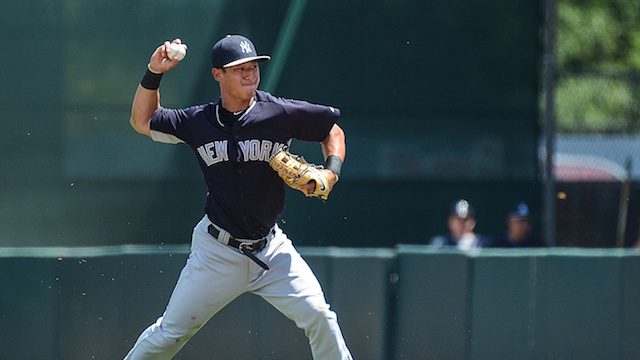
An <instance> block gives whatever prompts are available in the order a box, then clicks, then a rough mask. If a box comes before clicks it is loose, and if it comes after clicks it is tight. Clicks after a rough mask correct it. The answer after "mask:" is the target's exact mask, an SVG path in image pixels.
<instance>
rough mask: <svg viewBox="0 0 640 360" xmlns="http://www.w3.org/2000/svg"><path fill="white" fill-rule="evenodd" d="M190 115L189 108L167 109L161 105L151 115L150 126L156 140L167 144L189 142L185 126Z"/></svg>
mask: <svg viewBox="0 0 640 360" xmlns="http://www.w3.org/2000/svg"><path fill="white" fill-rule="evenodd" d="M188 117H189V111H188V109H185V110H183V109H167V108H163V107H161V108H160V109H158V110H157V111H156V112H155V113H154V114H153V116H152V117H151V122H150V124H149V128H150V130H151V138H152V139H153V140H154V141H157V142H161V143H166V144H179V143H184V142H188V132H187V129H186V126H185V123H186V120H187V118H188Z"/></svg>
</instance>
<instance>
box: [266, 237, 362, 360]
mask: <svg viewBox="0 0 640 360" xmlns="http://www.w3.org/2000/svg"><path fill="white" fill-rule="evenodd" d="M270 249H275V250H273V251H272V252H271V253H267V254H265V255H264V256H265V258H266V259H267V260H268V264H269V267H270V270H269V271H267V272H266V273H264V274H263V275H262V276H261V277H259V278H258V279H257V280H256V281H255V283H254V286H255V288H254V290H253V292H254V293H255V294H257V295H260V296H261V297H262V298H263V299H265V300H266V301H267V302H268V303H270V304H271V305H272V306H274V307H275V308H276V309H277V310H278V311H280V312H281V313H283V314H284V315H285V316H287V317H288V318H289V319H291V320H293V321H294V322H295V323H296V325H297V326H298V327H299V328H301V329H303V330H304V332H305V335H306V336H307V337H308V338H309V345H310V346H311V353H312V355H313V358H314V359H317V360H347V359H352V357H351V353H350V352H349V349H348V348H347V345H346V343H345V340H344V338H343V335H342V331H341V330H340V326H339V325H338V320H337V315H336V314H335V312H333V311H331V310H330V308H329V304H327V302H326V300H325V297H324V293H323V292H322V288H321V286H320V283H319V282H318V280H317V278H316V276H315V274H314V273H313V271H312V270H311V268H310V267H309V265H308V264H307V262H306V261H305V260H304V259H303V258H302V257H301V256H300V254H299V253H298V252H297V250H296V249H295V248H294V247H293V245H292V244H291V241H290V240H289V239H287V237H286V235H284V234H283V233H282V232H281V231H279V232H278V235H277V236H276V238H275V239H274V240H272V244H271V246H270Z"/></svg>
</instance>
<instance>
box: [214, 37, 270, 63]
mask: <svg viewBox="0 0 640 360" xmlns="http://www.w3.org/2000/svg"><path fill="white" fill-rule="evenodd" d="M253 60H258V61H268V60H271V56H269V55H258V52H257V51H256V47H255V46H254V45H253V43H252V42H251V40H249V39H247V38H246V37H244V36H242V35H227V36H225V37H223V38H222V39H220V40H218V42H217V43H216V44H215V45H213V48H212V49H211V64H212V65H213V67H214V68H218V69H222V68H226V67H230V66H235V65H240V64H244V63H246V62H249V61H253Z"/></svg>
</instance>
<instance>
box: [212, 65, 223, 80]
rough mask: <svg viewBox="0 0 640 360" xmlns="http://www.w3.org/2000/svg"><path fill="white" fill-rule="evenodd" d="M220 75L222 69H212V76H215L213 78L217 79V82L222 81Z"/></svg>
mask: <svg viewBox="0 0 640 360" xmlns="http://www.w3.org/2000/svg"><path fill="white" fill-rule="evenodd" d="M220 73H221V71H220V69H216V68H211V75H213V78H214V79H216V81H220Z"/></svg>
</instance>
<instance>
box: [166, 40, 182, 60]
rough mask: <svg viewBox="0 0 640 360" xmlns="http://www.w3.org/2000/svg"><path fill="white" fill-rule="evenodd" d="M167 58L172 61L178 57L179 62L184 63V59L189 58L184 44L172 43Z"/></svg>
mask: <svg viewBox="0 0 640 360" xmlns="http://www.w3.org/2000/svg"><path fill="white" fill-rule="evenodd" d="M167 56H168V57H169V59H171V60H173V58H174V57H176V56H177V57H178V61H182V59H184V57H185V56H187V47H186V46H185V45H184V44H176V43H171V45H169V51H168V52H167Z"/></svg>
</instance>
